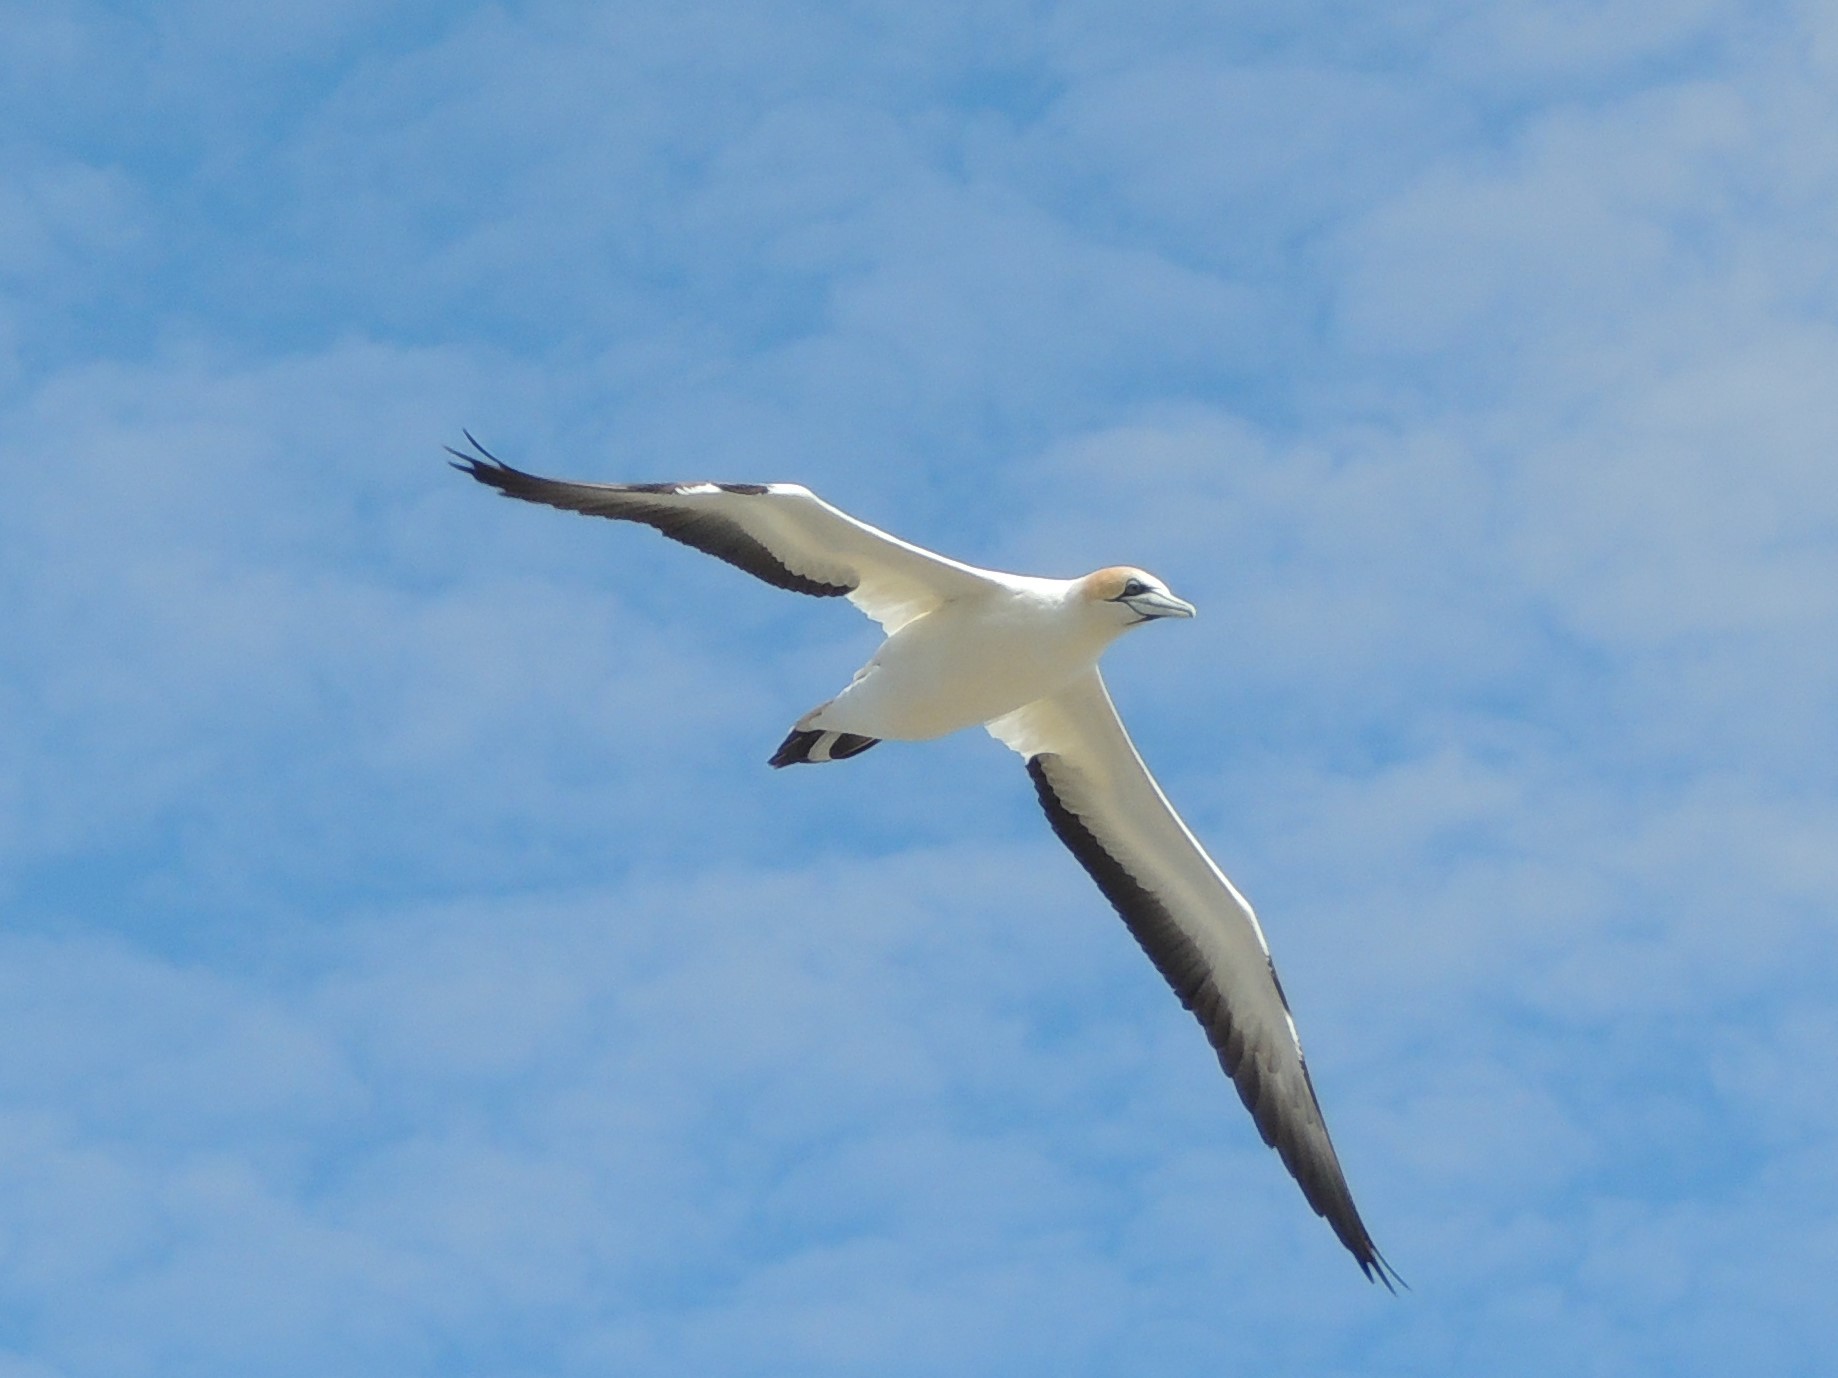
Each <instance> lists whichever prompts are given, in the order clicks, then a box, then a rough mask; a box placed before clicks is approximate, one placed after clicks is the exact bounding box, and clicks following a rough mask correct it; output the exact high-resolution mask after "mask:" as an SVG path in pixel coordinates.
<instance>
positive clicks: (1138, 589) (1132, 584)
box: [1122, 579, 1149, 598]
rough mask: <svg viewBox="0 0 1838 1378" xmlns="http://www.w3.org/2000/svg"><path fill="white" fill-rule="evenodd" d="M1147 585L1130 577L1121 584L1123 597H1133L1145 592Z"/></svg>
mask: <svg viewBox="0 0 1838 1378" xmlns="http://www.w3.org/2000/svg"><path fill="white" fill-rule="evenodd" d="M1148 591H1149V586H1148V585H1147V584H1145V583H1143V582H1142V580H1140V579H1132V580H1130V581H1129V583H1127V584H1125V585H1124V586H1123V595H1122V596H1123V597H1125V598H1134V597H1135V596H1136V595H1137V594H1139V593H1147V592H1148Z"/></svg>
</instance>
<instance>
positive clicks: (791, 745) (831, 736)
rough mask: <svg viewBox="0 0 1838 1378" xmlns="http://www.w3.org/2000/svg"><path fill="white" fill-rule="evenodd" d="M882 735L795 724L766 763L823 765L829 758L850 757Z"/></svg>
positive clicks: (784, 765)
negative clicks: (833, 730) (836, 730)
mask: <svg viewBox="0 0 1838 1378" xmlns="http://www.w3.org/2000/svg"><path fill="white" fill-rule="evenodd" d="M880 740H881V739H880V738H879V737H862V736H858V735H857V734H856V733H853V732H825V731H824V730H823V729H821V728H796V727H794V728H792V730H791V732H790V733H789V734H788V735H787V736H786V738H785V740H784V741H782V742H780V743H779V749H778V750H777V751H775V752H773V753H772V759H771V760H770V761H768V762H767V763H766V764H768V765H770V766H771V767H772V768H773V769H774V770H781V769H783V768H784V767H786V766H799V765H822V764H823V763H824V762H826V761H846V760H848V759H849V757H851V756H859V755H861V754H862V753H863V752H864V751H866V750H867V749H868V748H869V747H871V746H874V745H875V744H876V743H878V742H879V741H880Z"/></svg>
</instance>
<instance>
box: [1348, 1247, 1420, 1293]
mask: <svg viewBox="0 0 1838 1378" xmlns="http://www.w3.org/2000/svg"><path fill="white" fill-rule="evenodd" d="M1359 1267H1360V1271H1361V1272H1363V1273H1364V1274H1365V1275H1366V1281H1367V1282H1382V1283H1384V1284H1385V1290H1386V1291H1387V1292H1389V1293H1391V1295H1392V1296H1394V1297H1395V1296H1397V1294H1398V1289H1399V1288H1400V1287H1402V1288H1403V1289H1404V1290H1405V1291H1406V1292H1408V1291H1410V1284H1409V1283H1408V1282H1406V1281H1404V1278H1403V1276H1402V1275H1401V1274H1400V1273H1399V1272H1398V1270H1397V1269H1396V1268H1393V1267H1392V1266H1391V1265H1390V1264H1389V1263H1387V1262H1386V1261H1385V1256H1384V1255H1383V1254H1381V1253H1380V1252H1379V1251H1378V1250H1377V1249H1374V1250H1373V1251H1372V1257H1371V1258H1362V1259H1360V1260H1359Z"/></svg>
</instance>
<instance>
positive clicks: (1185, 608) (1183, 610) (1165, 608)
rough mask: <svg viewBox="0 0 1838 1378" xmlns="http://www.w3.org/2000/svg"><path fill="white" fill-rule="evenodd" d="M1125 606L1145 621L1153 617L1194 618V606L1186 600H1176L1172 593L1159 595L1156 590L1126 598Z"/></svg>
mask: <svg viewBox="0 0 1838 1378" xmlns="http://www.w3.org/2000/svg"><path fill="white" fill-rule="evenodd" d="M1123 604H1124V606H1125V607H1127V608H1129V609H1130V610H1131V611H1133V612H1134V613H1136V615H1137V616H1139V617H1141V618H1142V619H1143V620H1144V621H1147V620H1148V619H1150V618H1152V617H1192V616H1193V604H1192V603H1189V602H1188V601H1187V600H1186V599H1185V598H1176V597H1175V596H1174V595H1173V594H1172V593H1158V592H1156V591H1155V590H1154V589H1150V590H1149V591H1148V592H1147V593H1139V594H1137V595H1136V596H1135V597H1134V598H1126V599H1124V600H1123Z"/></svg>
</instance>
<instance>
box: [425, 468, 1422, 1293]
mask: <svg viewBox="0 0 1838 1378" xmlns="http://www.w3.org/2000/svg"><path fill="white" fill-rule="evenodd" d="M465 434H466V439H467V441H468V442H469V443H470V445H471V446H472V449H471V451H470V452H466V451H461V450H456V449H453V448H451V447H448V453H449V454H451V455H452V456H453V457H454V466H453V467H454V468H456V469H459V470H461V471H462V472H464V473H467V474H470V475H471V476H472V477H473V478H475V479H477V480H478V481H479V482H480V483H483V484H486V485H487V486H489V487H492V488H495V489H497V490H498V491H499V492H500V493H502V494H503V495H504V496H506V497H512V498H521V499H523V500H524V501H526V502H537V503H544V504H547V505H548V506H550V507H559V508H564V509H566V510H568V511H571V512H582V513H586V514H587V515H589V516H596V517H613V518H617V519H619V520H622V521H631V522H640V523H643V524H644V525H646V526H650V527H654V528H656V529H657V530H658V531H661V532H662V533H663V534H664V535H666V536H668V537H670V538H671V539H672V540H675V541H681V542H682V543H683V544H684V545H689V546H693V547H695V548H696V549H697V550H702V551H706V552H707V553H708V554H710V555H713V556H716V557H717V558H719V559H722V560H726V561H727V562H728V563H729V564H732V565H737V566H739V567H740V568H741V569H743V570H745V571H746V572H747V573H749V574H752V575H754V576H756V577H758V578H760V579H763V580H765V581H766V582H767V583H769V584H773V585H776V586H777V587H779V588H782V589H790V590H792V591H793V592H794V593H806V594H811V595H814V596H815V597H818V598H847V599H848V600H849V601H850V602H851V603H853V604H855V606H856V607H858V608H860V609H861V610H862V611H863V612H865V613H866V614H867V615H868V616H869V617H871V618H873V619H874V620H875V621H877V622H879V623H880V624H881V627H882V628H883V630H884V631H885V632H886V640H885V641H883V642H882V643H881V645H880V648H879V649H878V650H877V651H876V652H875V654H874V656H873V657H872V658H871V659H870V660H869V661H868V663H867V664H866V665H864V666H863V667H862V668H861V669H860V670H858V671H857V672H856V674H855V677H854V679H852V680H851V681H850V683H849V684H848V686H847V687H846V688H844V689H843V690H842V692H841V693H839V694H837V695H836V697H834V698H832V699H830V700H828V701H827V702H825V703H822V704H819V705H818V706H817V707H815V708H813V709H811V711H810V712H808V713H806V714H805V715H804V716H803V717H801V718H799V719H798V721H797V722H796V723H795V724H794V725H793V727H792V729H791V731H790V732H789V733H788V734H787V736H786V738H785V740H784V741H783V742H782V743H780V745H779V749H778V750H777V751H776V752H774V753H773V755H772V757H771V764H772V765H774V766H791V765H803V764H818V763H823V762H829V761H842V760H847V759H848V758H849V757H851V756H858V755H860V754H861V753H862V752H864V751H867V750H868V749H869V748H870V747H873V746H876V745H878V744H879V743H881V742H883V741H924V740H927V739H929V738H933V737H942V736H944V735H945V734H947V733H950V732H956V731H958V730H960V729H962V728H966V727H978V726H981V727H984V728H987V729H988V731H989V733H990V734H991V735H992V736H994V737H995V738H996V739H997V740H998V741H1000V742H1002V743H1003V744H1004V745H1006V746H1008V747H1010V748H1012V749H1013V750H1014V751H1015V752H1017V753H1018V754H1019V755H1020V756H1021V757H1022V759H1023V760H1024V761H1025V762H1026V763H1027V772H1028V775H1029V777H1030V778H1031V779H1032V780H1033V782H1034V790H1035V792H1036V793H1037V794H1038V795H1039V798H1040V805H1041V807H1042V808H1043V809H1044V810H1045V811H1046V815H1047V821H1048V823H1050V824H1051V825H1052V828H1053V831H1054V832H1055V833H1056V834H1058V836H1059V839H1060V841H1061V842H1063V843H1065V845H1066V847H1067V848H1068V849H1069V850H1070V851H1071V852H1072V855H1073V856H1074V857H1076V858H1077V859H1078V861H1079V864H1080V865H1082V866H1083V867H1084V868H1085V870H1086V871H1087V872H1089V873H1090V875H1091V878H1092V879H1093V880H1094V881H1096V882H1097V885H1098V889H1099V890H1101V891H1102V892H1103V894H1104V897H1105V898H1106V899H1108V900H1109V901H1110V902H1111V904H1112V905H1113V906H1115V907H1116V910H1117V912H1118V914H1120V915H1121V916H1122V918H1123V921H1124V923H1125V924H1127V925H1128V927H1129V930H1130V932H1131V934H1133V935H1134V936H1135V938H1136V941H1137V942H1138V943H1140V944H1141V945H1142V949H1143V951H1144V952H1146V953H1147V954H1148V956H1149V959H1150V960H1151V961H1152V962H1154V963H1155V966H1156V969H1157V970H1158V971H1160V972H1161V974H1162V976H1163V977H1164V978H1165V979H1166V980H1167V982H1168V984H1169V985H1170V986H1172V987H1173V988H1174V993H1175V994H1176V995H1178V996H1179V997H1180V1000H1181V1003H1182V1004H1183V1005H1185V1006H1186V1007H1187V1008H1188V1009H1189V1010H1191V1011H1192V1012H1193V1015H1194V1017H1195V1018H1196V1019H1198V1020H1199V1022H1200V1027H1201V1028H1203V1029H1204V1030H1205V1031H1206V1036H1207V1038H1208V1039H1209V1040H1210V1041H1211V1043H1212V1046H1213V1049H1214V1051H1215V1052H1217V1053H1218V1055H1219V1062H1220V1065H1221V1066H1223V1067H1224V1069H1225V1073H1226V1075H1227V1076H1228V1077H1230V1078H1231V1079H1232V1082H1233V1084H1234V1085H1235V1086H1236V1087H1237V1089H1238V1094H1239V1097H1240V1098H1241V1099H1242V1100H1243V1101H1244V1103H1245V1106H1246V1108H1247V1109H1249V1110H1250V1112H1251V1118H1252V1119H1253V1120H1254V1121H1255V1122H1256V1124H1257V1129H1258V1132H1259V1133H1260V1134H1262V1135H1263V1139H1264V1142H1265V1143H1266V1144H1268V1145H1270V1146H1271V1147H1272V1148H1274V1149H1275V1150H1276V1151H1277V1153H1278V1154H1279V1155H1280V1156H1281V1158H1282V1161H1283V1165H1284V1166H1285V1167H1287V1168H1288V1169H1289V1172H1290V1174H1291V1175H1292V1176H1293V1177H1294V1178H1295V1180H1296V1182H1297V1184H1298V1185H1299V1186H1300V1187H1301V1188H1302V1195H1303V1196H1304V1197H1305V1198H1306V1199H1307V1201H1308V1204H1309V1205H1310V1206H1312V1207H1314V1209H1315V1213H1316V1214H1318V1215H1320V1216H1322V1217H1323V1218H1324V1219H1326V1221H1327V1223H1328V1224H1329V1225H1330V1226H1331V1227H1332V1228H1333V1231H1334V1233H1335V1234H1336V1235H1337V1236H1339V1238H1340V1241H1341V1243H1342V1244H1344V1245H1345V1246H1346V1247H1347V1249H1348V1250H1349V1251H1350V1252H1351V1253H1352V1255H1353V1257H1354V1259H1355V1260H1357V1261H1358V1263H1359V1266H1360V1268H1361V1269H1362V1270H1363V1271H1364V1273H1365V1275H1366V1277H1367V1278H1368V1279H1375V1280H1377V1281H1379V1282H1382V1283H1384V1284H1385V1286H1386V1287H1387V1288H1391V1287H1393V1284H1394V1283H1396V1282H1398V1281H1400V1279H1399V1278H1398V1276H1397V1274H1396V1272H1395V1271H1394V1270H1393V1269H1392V1268H1391V1266H1390V1265H1389V1264H1388V1263H1386V1261H1385V1259H1384V1258H1383V1257H1382V1256H1381V1255H1380V1253H1379V1251H1378V1249H1377V1248H1376V1247H1375V1246H1374V1244H1373V1242H1372V1236H1371V1235H1370V1234H1369V1233H1367V1230H1366V1226H1365V1224H1364V1222H1362V1221H1361V1220H1360V1217H1359V1211H1358V1209H1357V1208H1356V1207H1355V1206H1354V1204H1353V1196H1352V1193H1351V1192H1350V1191H1349V1190H1348V1187H1347V1181H1346V1177H1345V1175H1344V1174H1343V1173H1342V1171H1341V1168H1340V1161H1339V1159H1338V1157H1337V1156H1336V1155H1335V1153H1334V1145H1333V1143H1332V1141H1331V1140H1330V1139H1329V1138H1328V1132H1327V1123H1326V1121H1325V1120H1324V1119H1323V1118H1322V1114H1321V1105H1320V1102H1319V1101H1317V1100H1316V1098H1315V1089H1314V1085H1313V1083H1312V1082H1311V1081H1310V1079H1309V1075H1308V1067H1307V1064H1306V1063H1305V1062H1304V1061H1303V1058H1302V1045H1301V1042H1300V1040H1299V1039H1298V1038H1297V1036H1296V1027H1295V1021H1294V1020H1293V1019H1292V1018H1291V1017H1290V1013H1289V1003H1288V1001H1287V999H1286V998H1285V997H1284V995H1283V987H1282V984H1281V983H1280V982H1279V981H1278V980H1277V975H1276V968H1275V966H1274V965H1272V963H1271V960H1270V949H1269V946H1268V945H1267V944H1266V943H1265V941H1264V935H1263V930H1262V929H1261V928H1260V927H1259V926H1258V923H1257V916H1256V915H1255V914H1253V913H1252V911H1251V906H1250V905H1249V904H1247V903H1246V902H1245V899H1244V896H1242V895H1240V894H1239V893H1238V890H1237V889H1236V887H1234V886H1233V884H1232V883H1231V881H1229V880H1227V879H1226V877H1225V873H1224V872H1223V871H1221V870H1220V869H1219V867H1218V866H1217V865H1216V864H1215V863H1214V862H1213V859H1212V858H1211V857H1210V856H1208V855H1207V854H1206V850H1205V849H1204V848H1203V847H1201V846H1200V844H1199V842H1198V841H1197V840H1196V839H1195V838H1194V835H1193V833H1192V832H1190V831H1189V830H1188V828H1187V825H1186V824H1185V823H1183V822H1182V821H1181V818H1180V815H1178V814H1177V813H1175V811H1174V809H1173V808H1172V807H1171V806H1170V805H1169V803H1168V800H1167V798H1166V796H1164V795H1163V794H1162V791H1161V787H1160V786H1159V785H1157V784H1156V783H1155V779H1154V777H1153V776H1151V775H1150V774H1149V772H1148V768H1147V767H1146V766H1144V765H1143V762H1142V757H1141V756H1139V755H1138V754H1137V752H1136V748H1135V745H1134V744H1133V743H1132V742H1131V741H1130V738H1129V734H1128V733H1127V732H1125V731H1124V728H1123V723H1122V721H1121V720H1120V719H1119V718H1118V716H1117V710H1116V708H1115V707H1114V706H1113V705H1112V703H1111V699H1110V694H1109V692H1108V691H1107V690H1106V689H1105V687H1104V681H1103V679H1102V678H1101V677H1100V676H1099V674H1098V659H1099V657H1100V656H1102V655H1103V653H1104V651H1105V649H1106V648H1107V647H1108V646H1109V645H1110V644H1111V642H1113V641H1115V640H1116V639H1117V638H1118V637H1120V636H1122V635H1123V634H1124V633H1125V632H1127V631H1129V630H1130V629H1132V628H1134V627H1141V626H1144V625H1146V624H1148V623H1150V622H1158V621H1161V620H1162V619H1164V618H1184V617H1192V616H1193V613H1194V609H1193V605H1192V604H1191V603H1188V602H1185V601H1184V600H1182V599H1180V598H1177V597H1175V595H1174V594H1173V593H1171V592H1170V591H1169V590H1168V587H1167V585H1165V584H1164V583H1162V581H1161V580H1159V579H1157V578H1156V577H1155V576H1154V575H1152V574H1149V573H1148V572H1146V571H1144V570H1141V569H1136V568H1133V567H1131V566H1127V565H1118V566H1113V567H1111V568H1108V569H1100V570H1098V571H1096V572H1095V573H1092V574H1087V575H1085V576H1084V577H1083V578H1082V579H1046V578H1038V577H1035V576H1032V575H1023V574H1004V573H1000V572H998V571H996V570H991V569H979V568H978V567H976V566H975V565H968V564H963V563H961V562H960V561H957V560H952V559H948V558H947V557H945V556H943V555H939V554H936V553H934V552H932V551H930V550H925V549H922V548H921V547H919V546H916V545H913V544H911V543H909V542H907V541H903V540H901V539H899V538H898V537H896V536H890V535H889V534H887V533H886V532H885V531H881V530H878V529H877V528H875V527H872V526H869V525H868V524H867V523H866V522H862V521H858V520H856V519H855V518H854V517H851V516H850V515H849V514H848V513H846V512H843V511H841V510H839V509H838V508H835V507H832V506H831V505H830V504H829V503H827V502H825V501H824V500H823V499H822V498H820V497H818V496H817V495H816V494H815V493H813V492H811V491H810V489H808V488H805V487H803V486H801V485H799V484H795V483H571V482H564V481H559V480H556V479H548V478H540V477H538V476H536V475H535V474H527V473H524V472H523V471H522V470H520V469H513V468H512V467H511V466H510V465H508V464H506V463H504V462H503V461H502V460H500V459H498V458H497V457H496V456H495V455H493V454H492V453H491V452H490V451H488V450H487V449H485V447H484V446H483V445H480V444H479V442H478V441H477V440H476V439H474V438H473V436H472V434H471V432H466V433H465Z"/></svg>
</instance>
